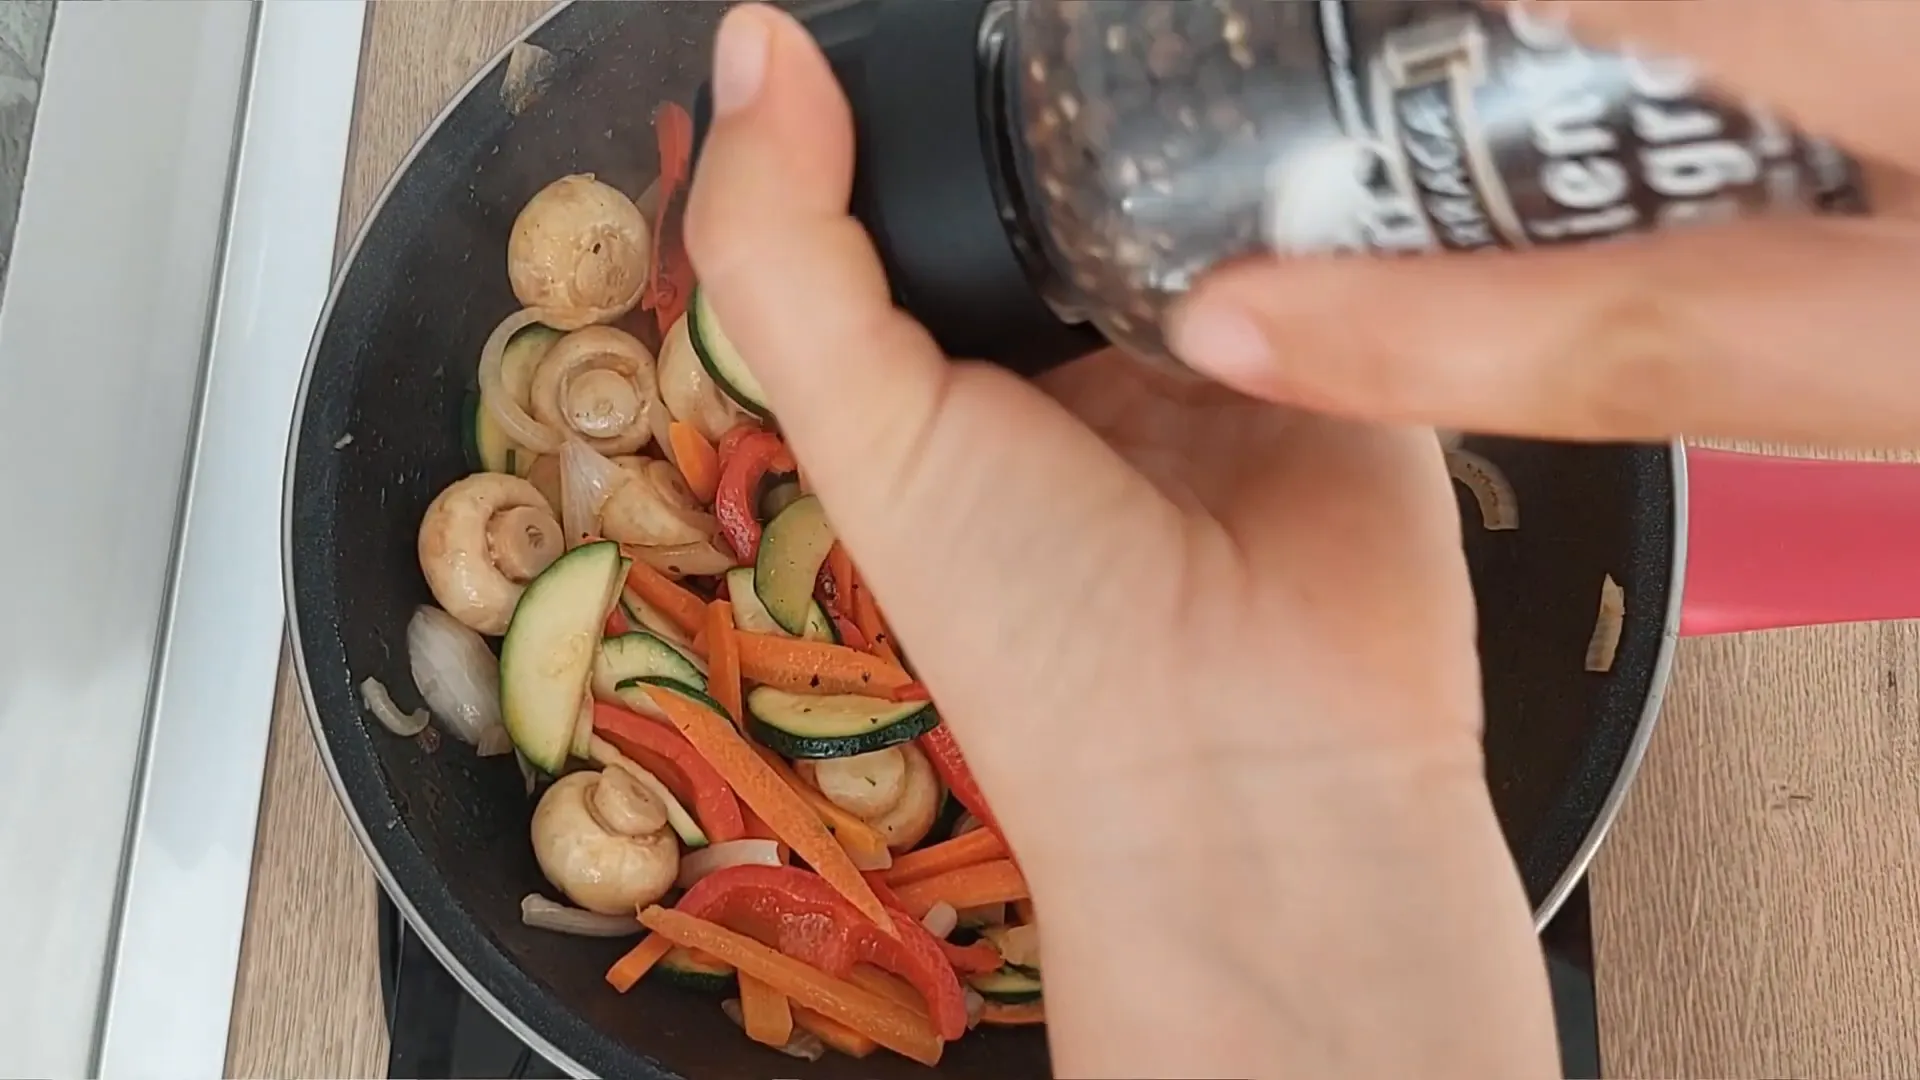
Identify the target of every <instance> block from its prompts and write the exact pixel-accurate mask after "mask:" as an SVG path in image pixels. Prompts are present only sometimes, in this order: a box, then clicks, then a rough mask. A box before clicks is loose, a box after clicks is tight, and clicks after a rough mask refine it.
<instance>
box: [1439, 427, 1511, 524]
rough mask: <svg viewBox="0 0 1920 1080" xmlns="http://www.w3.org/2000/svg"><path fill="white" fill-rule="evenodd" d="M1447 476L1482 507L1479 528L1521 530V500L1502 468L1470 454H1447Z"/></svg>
mask: <svg viewBox="0 0 1920 1080" xmlns="http://www.w3.org/2000/svg"><path fill="white" fill-rule="evenodd" d="M1447 475H1448V476H1451V477H1453V478H1454V479H1455V480H1457V481H1459V482H1460V483H1462V484H1465V485H1466V486H1467V490H1468V491H1471V492H1473V499H1474V501H1475V502H1477V503H1479V504H1480V524H1481V525H1482V526H1483V527H1485V528H1486V530H1487V531H1488V532H1507V531H1511V530H1513V529H1518V528H1519V527H1520V499H1519V497H1518V496H1517V495H1515V494H1514V490H1513V485H1512V484H1510V483H1508V482H1507V476H1506V474H1505V473H1503V472H1501V471H1500V467H1499V466H1498V465H1495V464H1494V463H1493V462H1491V461H1488V460H1487V459H1486V458H1483V457H1481V456H1480V455H1479V454H1476V453H1474V452H1473V451H1471V450H1461V449H1458V448H1455V449H1452V450H1448V451H1447Z"/></svg>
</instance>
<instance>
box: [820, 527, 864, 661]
mask: <svg viewBox="0 0 1920 1080" xmlns="http://www.w3.org/2000/svg"><path fill="white" fill-rule="evenodd" d="M827 573H828V574H829V575H831V576H832V578H833V613H834V614H835V615H840V616H844V617H845V618H847V619H852V618H853V582H854V575H853V556H851V555H849V554H847V545H845V544H842V543H838V542H836V543H835V544H834V545H833V546H832V547H831V548H828V549H827ZM866 638H867V640H868V641H872V640H873V635H872V634H868V635H866Z"/></svg>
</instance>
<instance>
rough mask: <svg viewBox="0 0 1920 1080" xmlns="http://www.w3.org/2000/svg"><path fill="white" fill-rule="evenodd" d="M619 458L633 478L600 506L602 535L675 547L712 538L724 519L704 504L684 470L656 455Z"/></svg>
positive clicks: (652, 544)
mask: <svg viewBox="0 0 1920 1080" xmlns="http://www.w3.org/2000/svg"><path fill="white" fill-rule="evenodd" d="M615 463H616V464H618V465H619V466H620V467H621V468H622V469H624V470H625V471H626V472H627V475H628V476H629V477H631V479H629V480H628V481H627V482H626V483H625V484H622V485H620V486H619V487H617V488H615V489H614V491H613V494H612V495H610V496H608V497H607V502H606V505H605V506H603V507H601V509H600V535H602V536H604V537H606V538H607V539H609V540H616V541H619V542H620V543H622V544H638V545H642V546H646V547H669V546H674V545H679V544H698V543H701V542H703V541H707V540H711V539H713V537H714V534H716V533H718V532H719V531H720V523H719V521H718V520H717V519H715V518H714V516H713V515H712V514H709V513H707V512H706V511H705V510H703V509H701V508H700V501H699V500H698V499H696V498H694V495H693V492H692V491H690V490H688V488H687V482H686V480H685V479H683V478H682V477H681V475H680V470H679V469H677V468H675V467H674V466H673V465H672V464H670V463H668V462H665V461H659V460H655V459H651V458H639V457H622V458H616V459H615Z"/></svg>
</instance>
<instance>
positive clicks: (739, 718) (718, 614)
mask: <svg viewBox="0 0 1920 1080" xmlns="http://www.w3.org/2000/svg"><path fill="white" fill-rule="evenodd" d="M707 668H708V673H707V689H708V690H709V691H711V692H712V693H713V700H715V701H717V702H719V703H720V704H722V705H725V706H726V707H727V719H729V720H731V721H733V723H734V726H736V727H738V726H740V725H743V724H745V723H746V722H747V717H746V714H745V713H743V712H741V711H740V647H739V646H738V645H736V644H734V640H733V605H732V604H730V603H728V602H727V601H725V600H715V601H714V602H713V603H711V604H708V605H707Z"/></svg>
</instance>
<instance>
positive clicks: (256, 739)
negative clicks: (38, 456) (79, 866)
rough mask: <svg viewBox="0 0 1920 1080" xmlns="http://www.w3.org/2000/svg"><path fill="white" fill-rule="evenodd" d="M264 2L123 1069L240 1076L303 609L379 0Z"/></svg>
mask: <svg viewBox="0 0 1920 1080" xmlns="http://www.w3.org/2000/svg"><path fill="white" fill-rule="evenodd" d="M115 6H119V5H115ZM254 9H255V11H254V27H253V41H252V50H251V54H250V56H249V63H248V67H247V71H246V84H245V88H244V94H245V97H244V104H243V109H244V111H243V113H242V115H241V117H240V120H239V127H238V138H237V140H236V141H235V143H234V162H233V169H232V174H231V176H232V179H231V188H230V193H229V214H228V218H227V230H226V235H225V245H224V249H223V251H222V252H221V260H220V265H219V271H218V278H217V280H216V285H215V294H214V297H213V306H212V309H211V319H210V321H209V322H208V325H207V343H206V369H205V375H204V381H203V388H202V393H201V411H200V415H199V424H198V429H197V431H196V432H195V434H194V439H193V443H192V447H191V450H190V458H189V464H188V473H187V482H186V485H185V487H184V489H183V496H182V501H181V516H180V531H179V535H178V541H177V547H176V550H175V557H174V563H173V568H172V575H173V576H172V582H171V586H170V589H169V596H168V600H169V605H168V610H167V615H166V621H165V622H164V623H163V630H162V635H161V647H160V651H159V652H158V654H157V655H158V662H157V663H156V666H155V668H154V674H153V682H152V696H151V698H150V711H149V715H148V720H147V730H148V734H147V739H146V743H145V756H144V770H143V783H142V784H141V787H140V790H139V796H138V800H137V802H136V804H135V809H134V813H133V816H132V818H131V820H130V825H129V833H128V848H127V862H126V868H125V875H124V878H123V883H122V894H121V904H120V909H119V923H118V928H117V929H118V932H117V935H116V937H115V939H114V942H113V947H112V951H111V953H110V954H109V957H110V959H109V965H108V968H107V975H106V980H105V986H104V988H103V993H102V998H101V1008H102V1011H101V1020H100V1027H99V1032H98V1036H97V1044H96V1047H95V1055H94V1063H93V1064H94V1072H95V1073H96V1074H97V1075H100V1076H105V1077H116V1078H117V1077H132V1076H156V1077H172V1076H219V1075H224V1074H225V1072H226V1051H227V1043H228V1027H229V1021H230V1018H231V1015H232V1008H233V994H234V988H235V976H236V973H237V969H238V964H239V958H240V946H241V937H242V930H243V927H244V924H245V920H246V910H247V897H248V892H249V885H250V881H251V877H252V870H253V855H254V841H255V832H256V826H257V824H258V814H259V806H260V787H261V778H262V772H263V770H264V768H265V760H266V748H267V739H268V733H269V721H270V719H271V717H272V715H273V704H274V691H275V687H276V685H277V676H278V672H279V662H280V656H281V647H282V642H283V631H284V620H285V608H284V605H283V601H282V594H281V574H280V561H279V548H280V544H279V533H280V505H281V482H282V469H281V466H282V463H283V461H284V457H285V447H286V440H287V434H288V429H289V427H290V424H291V422H292V416H293V409H294V401H295V397H296V395H297V393H298V388H299V383H300V373H301V369H302V367H303V365H304V362H305V358H306V354H307V349H308V345H309V342H310V340H311V338H312V335H313V331H314V325H315V322H316V321H317V319H318V318H319V314H320V310H321V307H322V305H323V304H324V303H325V301H326V296H327V292H328V286H329V283H330V278H331V275H332V268H333V254H334V247H335V237H336V231H337V228H338V224H339V217H340V201H341V191H342V187H343V184H344V181H345V169H346V158H347V147H348V140H349V134H350V131H351V128H352V118H353V105H354V97H355V91H356V87H357V83H358V76H359V67H360V48H361V41H362V30H363V23H364V18H365V4H364V3H363V2H361V0H328V2H326V3H315V2H293V0H271V2H266V3H260V4H256V5H254ZM57 17H58V16H56V18H57ZM304 734H305V733H304V731H302V732H300V733H299V736H300V737H304ZM282 974H285V973H282Z"/></svg>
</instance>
